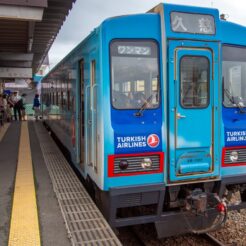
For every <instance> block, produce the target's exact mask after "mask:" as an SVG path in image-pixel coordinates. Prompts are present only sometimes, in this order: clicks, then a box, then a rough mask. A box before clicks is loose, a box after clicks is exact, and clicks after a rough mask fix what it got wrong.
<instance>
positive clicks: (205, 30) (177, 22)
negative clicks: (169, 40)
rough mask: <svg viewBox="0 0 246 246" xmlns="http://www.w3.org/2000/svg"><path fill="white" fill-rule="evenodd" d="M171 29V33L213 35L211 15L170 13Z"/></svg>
mask: <svg viewBox="0 0 246 246" xmlns="http://www.w3.org/2000/svg"><path fill="white" fill-rule="evenodd" d="M171 27H172V31H173V32H182V33H192V34H207V35H213V34H215V24H214V17H213V16H212V15H203V14H191V13H183V12H172V13H171Z"/></svg>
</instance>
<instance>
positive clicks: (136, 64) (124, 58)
mask: <svg viewBox="0 0 246 246" xmlns="http://www.w3.org/2000/svg"><path fill="white" fill-rule="evenodd" d="M110 71H111V105H112V107H113V108H114V109H118V110H138V109H140V108H141V107H143V105H144V107H145V109H146V110H148V109H157V108H159V106H160V79H159V78H160V66H159V46H158V43H157V42H156V41H155V40H146V39H141V40H132V39H131V40H129V39H127V40H122V39H121V40H119V39H116V40H113V41H111V43H110Z"/></svg>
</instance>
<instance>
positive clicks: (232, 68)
mask: <svg viewBox="0 0 246 246" xmlns="http://www.w3.org/2000/svg"><path fill="white" fill-rule="evenodd" d="M223 86H224V106H225V107H240V108H241V107H245V106H246V48H241V47H233V46H223Z"/></svg>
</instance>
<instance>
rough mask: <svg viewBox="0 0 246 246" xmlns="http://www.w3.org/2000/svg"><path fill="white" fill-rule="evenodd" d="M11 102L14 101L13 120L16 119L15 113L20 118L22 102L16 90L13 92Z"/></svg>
mask: <svg viewBox="0 0 246 246" xmlns="http://www.w3.org/2000/svg"><path fill="white" fill-rule="evenodd" d="M13 102H14V117H15V120H17V113H18V117H19V120H21V108H22V104H23V103H22V98H21V97H20V96H19V95H18V93H17V91H15V92H14V96H13Z"/></svg>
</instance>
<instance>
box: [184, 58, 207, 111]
mask: <svg viewBox="0 0 246 246" xmlns="http://www.w3.org/2000/svg"><path fill="white" fill-rule="evenodd" d="M180 101H181V105H182V106H183V107H184V108H206V107H207V106H208V104H209V60H208V58H207V57H205V56H183V57H182V58H181V60H180Z"/></svg>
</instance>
